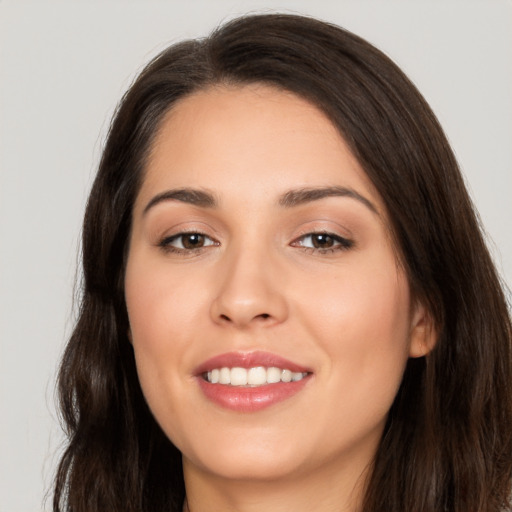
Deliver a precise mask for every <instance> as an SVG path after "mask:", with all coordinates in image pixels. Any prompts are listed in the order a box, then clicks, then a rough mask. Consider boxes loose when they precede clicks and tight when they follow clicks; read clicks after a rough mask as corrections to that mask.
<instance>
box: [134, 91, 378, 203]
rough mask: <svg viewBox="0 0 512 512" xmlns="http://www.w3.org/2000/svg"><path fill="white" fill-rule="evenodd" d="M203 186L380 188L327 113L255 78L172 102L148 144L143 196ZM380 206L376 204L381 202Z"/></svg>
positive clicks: (257, 190)
mask: <svg viewBox="0 0 512 512" xmlns="http://www.w3.org/2000/svg"><path fill="white" fill-rule="evenodd" d="M184 186H187V187H201V188H207V189H209V190H215V191H218V193H219V194H220V195H222V194H227V195H230V194H231V195H237V196H242V195H243V194H244V193H245V192H250V196H251V198H255V197H271V196H275V195H278V194H282V193H283V192H286V190H287V189H290V188H297V187H315V186H323V187H325V186H350V187H351V188H355V189H357V190H358V191H359V192H361V193H364V194H365V195H367V196H370V197H369V198H370V199H371V200H372V201H373V202H374V203H376V204H377V205H380V203H381V201H380V198H379V195H378V193H377V192H376V190H375V189H374V187H373V185H372V184H371V182H370V181H369V179H368V178H367V176H366V174H365V172H364V171H363V169H362V168H361V166H360V164H359V163H358V161H357V159H356V158H355V157H354V155H353V154H352V152H351V151H350V149H349V147H348V145H347V144H346V142H345V141H344V139H343V138H342V137H341V135H340V133H339V131H338V130H337V128H336V127H335V126H334V125H333V123H331V121H330V120H329V119H328V118H327V116H326V115H325V114H324V113H323V112H322V111H320V110H319V109H318V108H317V107H315V106H314V105H312V104H311V103H310V102H308V101H307V100H305V99H303V98H301V97H299V96H297V95H295V94H293V93H290V92H287V91H283V90H279V89H277V88H274V87H270V86H267V85H261V84H252V85H245V86H237V87H234V86H215V87H211V88H208V89H206V90H202V91H199V92H196V93H193V94H191V95H190V96H187V97H185V98H184V99H182V100H180V101H179V102H178V103H176V104H175V105H174V106H173V107H172V109H171V110H170V111H169V112H168V113H167V114H166V115H165V117H164V118H163V120H162V122H161V124H160V127H159V130H158V132H157V135H156V137H155V140H154V143H153V145H152V148H151V151H150V155H149V158H148V162H147V165H146V174H145V178H144V181H143V186H142V189H141V194H140V195H142V196H146V199H147V196H148V195H150V194H151V193H153V194H154V193H158V192H159V191H161V190H159V189H163V188H175V187H184ZM379 209H380V208H379Z"/></svg>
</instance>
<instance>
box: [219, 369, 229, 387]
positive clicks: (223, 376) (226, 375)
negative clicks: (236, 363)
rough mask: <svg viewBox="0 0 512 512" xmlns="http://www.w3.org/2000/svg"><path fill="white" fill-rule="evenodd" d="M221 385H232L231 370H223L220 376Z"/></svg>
mask: <svg viewBox="0 0 512 512" xmlns="http://www.w3.org/2000/svg"><path fill="white" fill-rule="evenodd" d="M219 383H220V384H231V372H230V370H229V368H221V369H220V375H219Z"/></svg>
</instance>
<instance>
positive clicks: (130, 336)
mask: <svg viewBox="0 0 512 512" xmlns="http://www.w3.org/2000/svg"><path fill="white" fill-rule="evenodd" d="M126 335H127V336H128V341H129V342H130V343H131V344H132V345H133V340H132V330H131V329H130V328H129V327H128V332H127V333H126Z"/></svg>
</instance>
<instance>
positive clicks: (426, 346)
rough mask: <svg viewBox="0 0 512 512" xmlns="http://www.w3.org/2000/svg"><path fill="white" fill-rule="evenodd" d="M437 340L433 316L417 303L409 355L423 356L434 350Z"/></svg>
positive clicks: (412, 323) (413, 316)
mask: <svg viewBox="0 0 512 512" xmlns="http://www.w3.org/2000/svg"><path fill="white" fill-rule="evenodd" d="M436 342H437V332H436V329H435V327H434V322H433V320H432V316H431V314H430V312H429V311H427V310H426V308H425V307H424V306H423V305H422V304H420V303H417V304H416V307H415V311H414V313H413V315H412V321H411V337H410V345H409V357H423V356H426V355H427V354H428V353H430V352H431V351H432V349H433V348H434V347H435V345H436Z"/></svg>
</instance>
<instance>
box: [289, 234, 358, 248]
mask: <svg viewBox="0 0 512 512" xmlns="http://www.w3.org/2000/svg"><path fill="white" fill-rule="evenodd" d="M291 245H292V246H295V247H296V246H298V247H304V248H305V249H311V250H313V251H318V252H320V253H326V252H334V251H342V250H347V249H350V248H351V247H352V246H353V245H354V242H353V241H352V240H349V239H347V238H344V237H342V236H339V235H335V234H334V233H323V232H322V233H307V234H306V235H303V236H301V237H300V238H298V239H297V240H295V241H294V242H292V244H291Z"/></svg>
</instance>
